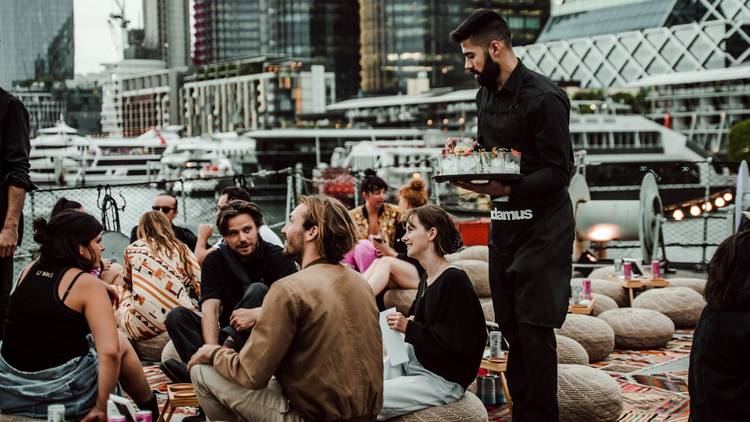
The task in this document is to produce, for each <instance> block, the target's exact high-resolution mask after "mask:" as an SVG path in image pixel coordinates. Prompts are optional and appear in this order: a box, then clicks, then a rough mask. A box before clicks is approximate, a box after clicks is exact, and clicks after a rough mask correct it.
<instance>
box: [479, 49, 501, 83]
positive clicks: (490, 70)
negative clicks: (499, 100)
mask: <svg viewBox="0 0 750 422" xmlns="http://www.w3.org/2000/svg"><path fill="white" fill-rule="evenodd" d="M476 74H477V75H479V78H478V79H477V83H479V85H482V86H483V87H485V88H487V89H488V90H490V91H495V90H497V78H498V76H500V65H499V64H497V63H495V62H494V61H492V58H491V57H490V53H488V52H486V51H485V52H484V70H482V71H481V72H479V73H476Z"/></svg>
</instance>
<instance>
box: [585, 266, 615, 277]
mask: <svg viewBox="0 0 750 422" xmlns="http://www.w3.org/2000/svg"><path fill="white" fill-rule="evenodd" d="M611 275H615V266H614V265H608V266H606V267H599V268H597V269H595V270H594V271H591V274H589V278H599V279H602V280H606V279H608V278H609V276H611Z"/></svg>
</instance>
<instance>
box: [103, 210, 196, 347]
mask: <svg viewBox="0 0 750 422" xmlns="http://www.w3.org/2000/svg"><path fill="white" fill-rule="evenodd" d="M200 278H201V276H200V267H199V266H198V262H197V261H196V259H195V255H193V252H192V251H190V250H189V249H188V247H187V246H186V245H185V244H184V243H182V242H181V241H180V240H178V239H177V237H175V234H174V232H173V231H172V225H171V224H170V222H169V220H168V219H167V217H165V216H164V213H162V212H161V211H148V212H146V213H145V214H143V216H141V220H140V222H139V223H138V240H136V241H135V242H133V243H132V244H130V245H129V246H128V247H127V248H125V286H124V287H123V288H122V294H121V295H120V305H119V306H118V308H117V319H118V321H119V324H120V328H122V329H123V330H124V331H125V333H126V334H127V335H128V337H129V338H130V339H131V340H144V339H148V338H152V337H155V336H157V335H159V334H161V333H163V332H165V331H166V327H165V325H164V321H165V320H166V318H167V314H168V313H169V311H171V310H172V309H174V308H176V307H178V306H183V307H186V308H188V309H193V310H198V309H199V308H198V299H199V297H200Z"/></svg>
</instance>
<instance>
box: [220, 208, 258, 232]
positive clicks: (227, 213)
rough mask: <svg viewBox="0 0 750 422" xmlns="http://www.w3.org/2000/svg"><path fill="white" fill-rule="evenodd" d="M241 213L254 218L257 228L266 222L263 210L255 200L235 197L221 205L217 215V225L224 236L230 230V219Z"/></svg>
mask: <svg viewBox="0 0 750 422" xmlns="http://www.w3.org/2000/svg"><path fill="white" fill-rule="evenodd" d="M241 214H247V215H249V216H250V218H252V219H253V222H254V223H255V227H256V228H260V226H262V225H263V224H265V222H264V221H263V212H262V211H261V210H260V207H258V206H257V205H256V204H255V203H254V202H248V201H243V200H241V199H235V200H233V201H229V203H228V204H227V205H226V206H223V207H221V209H220V210H219V215H217V216H216V227H218V228H219V233H221V235H222V236H224V235H226V234H227V230H229V220H231V219H232V218H234V217H237V216H238V215H241Z"/></svg>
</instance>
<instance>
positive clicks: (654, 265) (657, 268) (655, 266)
mask: <svg viewBox="0 0 750 422" xmlns="http://www.w3.org/2000/svg"><path fill="white" fill-rule="evenodd" d="M651 277H653V278H661V264H660V263H659V260H658V259H655V260H653V261H651Z"/></svg>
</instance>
